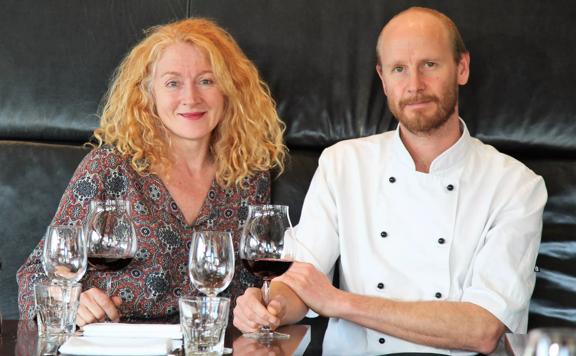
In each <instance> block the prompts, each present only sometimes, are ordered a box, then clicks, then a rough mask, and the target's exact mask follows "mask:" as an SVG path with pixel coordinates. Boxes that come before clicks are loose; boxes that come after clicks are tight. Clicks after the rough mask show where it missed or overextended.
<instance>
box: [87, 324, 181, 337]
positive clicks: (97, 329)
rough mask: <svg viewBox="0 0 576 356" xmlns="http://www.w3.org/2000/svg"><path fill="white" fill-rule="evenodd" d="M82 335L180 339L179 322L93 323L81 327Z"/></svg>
mask: <svg viewBox="0 0 576 356" xmlns="http://www.w3.org/2000/svg"><path fill="white" fill-rule="evenodd" d="M82 329H83V331H84V336H91V337H92V336H103V337H124V338H126V337H127V338H151V337H156V338H166V339H182V331H181V329H180V324H125V323H94V324H88V325H85V326H84V327H82Z"/></svg>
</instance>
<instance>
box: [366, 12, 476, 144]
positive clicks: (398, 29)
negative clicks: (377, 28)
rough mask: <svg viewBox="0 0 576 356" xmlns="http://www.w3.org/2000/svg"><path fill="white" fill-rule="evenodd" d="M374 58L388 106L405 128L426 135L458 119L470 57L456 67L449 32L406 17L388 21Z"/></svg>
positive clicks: (428, 20)
mask: <svg viewBox="0 0 576 356" xmlns="http://www.w3.org/2000/svg"><path fill="white" fill-rule="evenodd" d="M378 54H379V57H380V64H379V65H378V66H377V71H378V74H379V75H380V78H381V80H382V85H383V87H384V92H385V93H386V96H387V98H388V107H389V108H390V111H391V112H392V114H393V115H394V116H395V117H396V118H397V119H398V120H399V121H400V123H401V124H402V126H403V127H404V128H406V129H407V130H408V131H410V132H411V133H413V134H417V135H427V134H430V133H432V132H433V131H434V130H436V129H438V128H440V127H441V126H442V125H443V124H444V123H445V122H446V121H448V120H449V119H450V118H457V116H458V113H457V106H458V85H462V84H465V83H466V82H467V80H468V61H469V57H468V55H467V54H465V55H463V57H462V59H461V60H460V62H459V63H456V62H455V60H454V56H453V51H452V46H451V42H450V38H449V35H448V31H447V30H446V29H445V28H444V26H442V24H441V23H440V22H439V21H438V20H437V19H436V18H434V17H432V16H430V15H426V14H421V13H420V14H419V13H416V14H413V13H408V14H405V15H403V16H400V17H399V18H396V19H394V20H392V22H390V24H389V25H387V26H386V28H385V29H384V31H383V32H382V35H381V38H380V41H379V45H378Z"/></svg>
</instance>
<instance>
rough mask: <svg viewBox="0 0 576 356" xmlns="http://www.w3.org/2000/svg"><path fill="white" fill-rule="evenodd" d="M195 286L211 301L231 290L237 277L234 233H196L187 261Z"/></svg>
mask: <svg viewBox="0 0 576 356" xmlns="http://www.w3.org/2000/svg"><path fill="white" fill-rule="evenodd" d="M188 273H189V275H190V280H191V281H192V284H194V286H195V287H196V288H197V289H198V290H199V291H200V292H202V293H204V294H206V295H208V296H209V297H215V296H217V295H218V293H220V292H222V291H223V290H224V289H226V288H228V285H229V284H230V282H231V281H232V277H233V276H234V245H233V244H232V233H230V232H224V231H196V232H194V233H193V234H192V244H191V246H190V254H189V258H188Z"/></svg>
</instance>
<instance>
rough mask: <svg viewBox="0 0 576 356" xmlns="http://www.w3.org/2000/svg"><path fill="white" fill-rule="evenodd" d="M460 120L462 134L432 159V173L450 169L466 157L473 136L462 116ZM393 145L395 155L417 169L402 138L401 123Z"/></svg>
mask: <svg viewBox="0 0 576 356" xmlns="http://www.w3.org/2000/svg"><path fill="white" fill-rule="evenodd" d="M459 120H460V129H461V131H462V135H461V136H460V138H459V139H458V141H456V143H454V144H453V145H452V146H451V147H450V148H448V149H447V150H446V151H444V152H442V153H441V154H440V155H439V156H438V157H436V158H435V159H434V161H432V164H431V165H430V173H438V172H440V171H443V170H446V169H450V168H452V167H454V166H455V165H456V164H458V162H460V161H462V160H463V159H464V158H465V157H466V154H467V152H468V148H469V146H470V141H471V139H472V138H471V137H470V133H469V132H468V128H467V127H466V123H465V122H464V120H462V118H459ZM393 147H394V153H395V156H396V157H398V158H399V159H400V161H401V162H402V163H403V164H406V165H408V166H409V167H411V168H412V169H414V170H416V165H415V164H414V160H413V159H412V156H410V152H408V150H407V149H406V146H404V143H403V142H402V139H401V138H400V124H398V127H397V128H396V132H395V134H394V142H393Z"/></svg>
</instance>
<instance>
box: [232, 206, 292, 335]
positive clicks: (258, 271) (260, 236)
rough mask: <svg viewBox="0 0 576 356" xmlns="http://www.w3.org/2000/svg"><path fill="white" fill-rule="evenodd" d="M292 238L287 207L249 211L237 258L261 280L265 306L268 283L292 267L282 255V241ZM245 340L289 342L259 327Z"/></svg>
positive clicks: (253, 207) (284, 254)
mask: <svg viewBox="0 0 576 356" xmlns="http://www.w3.org/2000/svg"><path fill="white" fill-rule="evenodd" d="M291 234H292V224H291V223H290V217H289V215H288V206H286V205H250V206H249V207H248V219H247V220H246V224H245V225H244V229H243V231H242V238H241V240H240V258H241V259H242V263H243V264H244V266H245V267H246V269H248V270H249V271H250V272H251V273H252V274H254V275H255V276H256V277H260V278H262V279H264V285H263V286H262V299H263V302H264V305H266V306H267V305H268V302H269V300H270V293H269V291H270V281H271V280H272V279H273V278H274V277H278V276H280V275H281V274H283V273H284V272H286V271H287V270H288V268H290V266H291V265H292V257H291V256H290V255H288V254H287V253H286V251H284V242H285V241H284V238H285V237H286V236H287V235H291ZM244 336H246V337H250V338H253V339H258V340H259V341H261V342H264V343H269V342H271V341H272V340H275V339H288V338H290V335H287V334H281V333H278V332H273V331H272V330H271V329H270V327H269V326H261V327H260V330H259V331H258V332H256V333H248V334H244Z"/></svg>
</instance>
